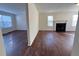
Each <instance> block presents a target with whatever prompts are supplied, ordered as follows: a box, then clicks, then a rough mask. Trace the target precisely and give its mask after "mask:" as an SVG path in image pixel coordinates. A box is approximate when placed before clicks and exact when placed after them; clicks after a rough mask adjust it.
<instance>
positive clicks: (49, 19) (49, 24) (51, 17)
mask: <svg viewBox="0 0 79 59" xmlns="http://www.w3.org/2000/svg"><path fill="white" fill-rule="evenodd" d="M48 26H53V16H48Z"/></svg>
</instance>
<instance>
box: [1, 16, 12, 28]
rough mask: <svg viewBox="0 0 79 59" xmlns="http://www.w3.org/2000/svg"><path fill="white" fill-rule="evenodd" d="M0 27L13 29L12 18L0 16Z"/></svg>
mask: <svg viewBox="0 0 79 59" xmlns="http://www.w3.org/2000/svg"><path fill="white" fill-rule="evenodd" d="M0 23H1V24H0V26H1V28H10V27H12V19H11V16H5V15H0Z"/></svg>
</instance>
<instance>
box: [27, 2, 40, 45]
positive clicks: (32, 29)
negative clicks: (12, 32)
mask: <svg viewBox="0 0 79 59" xmlns="http://www.w3.org/2000/svg"><path fill="white" fill-rule="evenodd" d="M28 11H29V35H30V45H31V44H32V43H33V41H34V39H35V37H36V35H37V33H38V31H39V27H38V25H39V24H38V21H39V13H38V11H37V9H36V7H35V5H34V4H31V3H30V4H28Z"/></svg>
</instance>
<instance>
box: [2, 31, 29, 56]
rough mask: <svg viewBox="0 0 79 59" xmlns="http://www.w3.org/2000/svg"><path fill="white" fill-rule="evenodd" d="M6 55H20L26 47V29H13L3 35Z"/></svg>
mask: <svg viewBox="0 0 79 59" xmlns="http://www.w3.org/2000/svg"><path fill="white" fill-rule="evenodd" d="M3 38H4V43H5V47H6V54H7V55H8V56H20V55H21V56H22V55H24V53H25V51H24V50H26V49H27V47H28V46H27V44H28V40H27V31H13V32H10V33H8V34H5V35H4V36H3Z"/></svg>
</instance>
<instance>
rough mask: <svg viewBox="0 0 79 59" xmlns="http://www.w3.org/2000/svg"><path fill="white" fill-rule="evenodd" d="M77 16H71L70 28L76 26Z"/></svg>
mask: <svg viewBox="0 0 79 59" xmlns="http://www.w3.org/2000/svg"><path fill="white" fill-rule="evenodd" d="M77 20H78V15H73V20H72V26H76V25H77Z"/></svg>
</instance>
